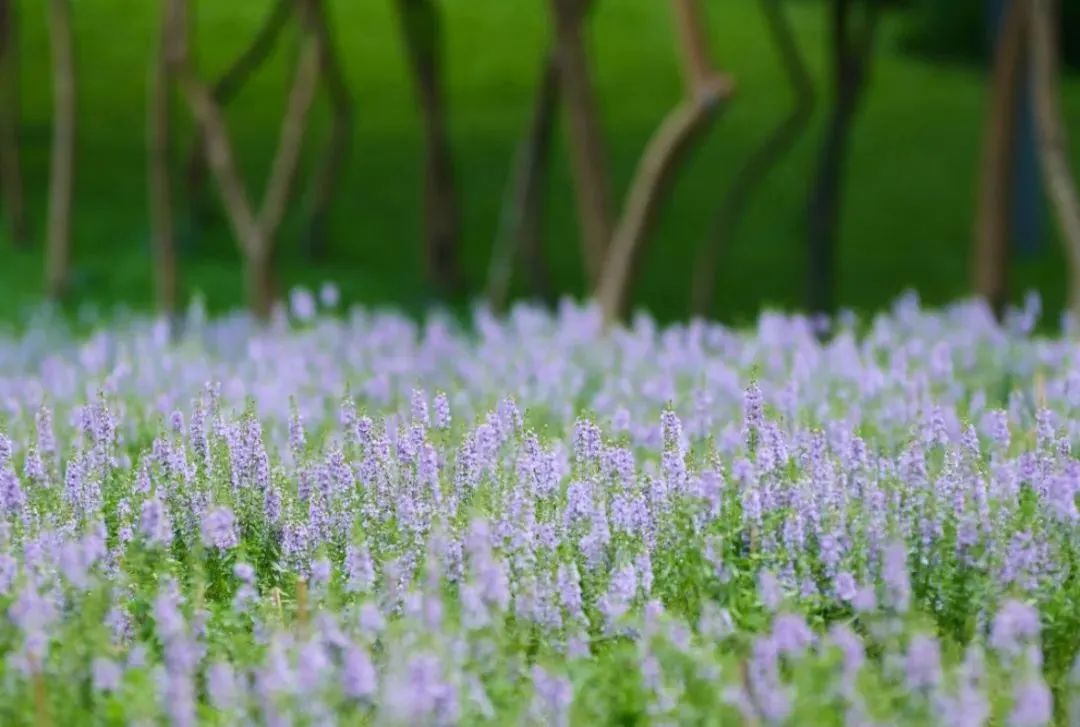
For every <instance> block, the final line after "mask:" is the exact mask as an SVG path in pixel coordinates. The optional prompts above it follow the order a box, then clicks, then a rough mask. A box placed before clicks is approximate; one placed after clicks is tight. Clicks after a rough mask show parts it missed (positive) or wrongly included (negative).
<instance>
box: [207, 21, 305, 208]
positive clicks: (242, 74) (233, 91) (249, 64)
mask: <svg viewBox="0 0 1080 727" xmlns="http://www.w3.org/2000/svg"><path fill="white" fill-rule="evenodd" d="M294 2H295V0H274V6H273V8H272V9H271V10H270V13H269V14H268V15H267V16H266V20H264V21H263V24H262V26H261V27H260V28H259V31H258V33H256V34H255V37H254V38H253V39H252V41H251V44H250V45H249V46H248V47H247V48H245V49H244V52H243V53H241V54H240V55H239V57H237V59H236V60H235V61H233V64H232V65H231V66H229V68H228V69H227V70H226V71H225V73H224V74H222V76H221V78H219V79H218V81H217V83H215V84H214V87H213V97H214V102H215V103H217V104H218V105H219V106H221V107H225V106H228V105H229V102H230V101H232V99H233V98H234V97H235V96H236V95H237V94H238V93H239V92H240V90H241V89H242V88H243V87H244V84H245V83H246V82H247V80H248V79H249V78H250V77H251V76H252V74H254V73H255V71H257V70H258V69H259V67H260V66H262V64H263V63H264V62H265V61H266V59H267V58H269V57H270V54H271V53H272V52H273V50H274V47H275V46H276V45H277V41H278V38H280V37H281V32H282V30H284V28H285V25H286V24H287V23H288V21H289V17H290V16H291V15H292V11H293V4H294ZM186 169H187V173H186V179H187V184H186V186H187V198H188V200H189V202H188V203H189V205H190V206H191V214H192V216H193V217H195V218H197V219H200V220H201V219H204V218H205V217H206V215H207V212H208V210H209V201H208V200H207V199H206V171H207V169H206V133H205V131H204V130H203V129H201V128H197V129H196V131H195V139H194V142H193V143H192V145H191V151H190V153H189V154H188V160H187V165H186Z"/></svg>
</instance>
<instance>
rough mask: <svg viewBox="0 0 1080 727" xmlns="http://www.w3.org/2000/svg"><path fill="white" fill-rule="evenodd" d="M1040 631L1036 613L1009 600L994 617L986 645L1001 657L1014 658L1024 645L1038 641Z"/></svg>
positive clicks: (1013, 600)
mask: <svg viewBox="0 0 1080 727" xmlns="http://www.w3.org/2000/svg"><path fill="white" fill-rule="evenodd" d="M1040 629H1041V624H1040V623H1039V613H1038V611H1036V610H1035V609H1034V608H1032V607H1031V606H1029V605H1027V604H1026V603H1023V602H1021V601H1017V600H1015V599H1009V600H1008V601H1006V602H1005V603H1004V604H1003V605H1002V607H1001V609H1000V610H999V611H998V613H997V615H996V616H994V621H993V624H992V626H991V627H990V638H989V641H988V643H989V645H990V647H991V648H993V649H996V650H997V651H998V652H1000V653H1001V654H1002V655H1004V656H1007V657H1016V656H1018V655H1019V654H1020V652H1021V651H1022V650H1023V648H1024V647H1025V646H1026V645H1029V644H1030V643H1032V642H1034V641H1037V640H1038V638H1039V631H1040Z"/></svg>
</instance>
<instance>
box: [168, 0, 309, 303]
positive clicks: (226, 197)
mask: <svg viewBox="0 0 1080 727" xmlns="http://www.w3.org/2000/svg"><path fill="white" fill-rule="evenodd" d="M295 2H296V3H297V4H298V6H299V8H300V9H301V11H302V12H301V13H300V17H301V22H302V25H303V29H304V36H305V38H304V44H303V47H302V48H301V51H300V58H299V61H298V63H297V69H296V75H295V77H294V79H293V85H292V88H291V89H290V91H289V98H288V102H287V106H286V109H285V116H284V118H283V120H282V126H281V133H280V137H279V140H278V147H277V152H276V153H275V155H274V161H273V165H272V167H271V171H270V179H269V181H268V182H267V185H266V192H265V198H264V200H263V204H262V207H261V208H260V209H259V210H258V211H256V209H255V207H254V206H253V205H252V204H251V201H250V198H249V196H248V193H247V189H246V188H245V187H244V183H243V179H242V177H241V176H240V172H239V170H238V168H237V166H236V162H235V159H234V157H233V152H232V143H231V141H230V140H229V132H228V127H227V126H226V125H225V121H224V119H223V117H222V114H221V108H220V106H219V105H218V104H217V102H216V101H215V100H214V96H213V92H212V91H211V89H210V88H209V87H208V86H207V85H206V84H205V83H204V82H202V81H201V80H200V79H199V77H198V76H197V75H196V74H195V72H194V71H193V70H192V68H191V63H190V50H189V48H188V41H187V33H186V28H187V11H188V9H189V7H188V0H169V3H170V8H171V12H173V13H174V17H176V18H178V19H179V20H177V27H179V28H183V29H184V30H185V32H178V33H175V34H174V38H173V39H171V40H172V42H171V43H170V49H169V63H170V68H171V69H172V72H173V74H174V75H175V76H176V77H177V80H178V82H179V84H180V88H181V90H182V91H183V93H184V95H185V97H186V98H187V101H188V105H189V106H190V107H191V110H192V112H193V114H194V116H195V120H196V122H197V123H198V124H199V125H200V127H201V128H202V129H203V132H204V133H205V135H206V155H207V163H208V165H209V167H210V171H211V172H212V173H213V174H214V177H215V179H216V181H217V185H218V188H219V190H220V193H221V197H222V200H223V201H224V205H225V211H226V213H227V215H228V219H229V223H230V225H231V226H232V229H233V233H234V234H235V235H236V238H237V242H238V244H239V246H240V250H241V252H242V253H243V255H244V258H245V260H246V266H245V267H246V276H247V285H248V298H249V301H250V304H251V309H252V312H253V314H254V315H255V316H256V317H257V318H259V319H261V320H266V319H268V318H269V316H270V313H271V309H272V307H273V303H274V298H275V293H276V291H275V283H274V279H273V259H274V238H275V236H276V235H277V231H278V228H279V227H280V225H281V222H282V220H283V219H284V216H285V210H286V207H287V205H288V202H289V199H290V198H291V196H292V192H293V188H294V182H295V179H296V171H297V167H298V165H299V161H300V151H301V145H302V143H303V137H304V131H305V129H306V126H307V119H308V116H309V112H310V110H311V105H312V102H313V100H314V97H315V90H316V88H317V85H318V79H319V67H320V51H319V42H318V37H317V34H316V33H315V29H314V22H313V15H312V13H313V5H312V3H315V2H317V0H295Z"/></svg>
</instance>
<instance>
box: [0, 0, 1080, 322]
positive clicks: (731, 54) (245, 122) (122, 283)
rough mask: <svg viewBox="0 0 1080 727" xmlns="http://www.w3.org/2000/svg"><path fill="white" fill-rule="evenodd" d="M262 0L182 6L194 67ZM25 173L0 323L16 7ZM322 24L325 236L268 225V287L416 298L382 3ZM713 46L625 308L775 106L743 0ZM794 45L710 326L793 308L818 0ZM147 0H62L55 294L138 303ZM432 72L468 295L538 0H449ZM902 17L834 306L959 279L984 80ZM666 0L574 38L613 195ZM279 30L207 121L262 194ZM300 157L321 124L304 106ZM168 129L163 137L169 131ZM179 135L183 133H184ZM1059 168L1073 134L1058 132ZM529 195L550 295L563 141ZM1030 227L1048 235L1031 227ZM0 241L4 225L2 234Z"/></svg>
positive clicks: (33, 36) (646, 86) (658, 81)
mask: <svg viewBox="0 0 1080 727" xmlns="http://www.w3.org/2000/svg"><path fill="white" fill-rule="evenodd" d="M269 4H270V3H269V0H239V1H237V2H208V1H207V0H204V1H203V2H201V3H199V8H198V26H197V30H196V34H197V35H196V37H197V39H198V46H199V51H198V52H199V61H200V65H201V68H202V70H203V72H204V74H205V75H206V76H207V77H211V76H216V74H217V73H219V72H220V70H221V69H223V68H224V67H225V66H226V64H227V63H228V62H229V60H230V59H231V58H233V57H234V56H235V54H236V53H237V52H238V51H239V50H240V49H241V48H242V47H243V46H244V44H245V43H246V42H247V39H248V37H249V36H250V34H251V33H253V32H254V29H255V27H256V26H257V24H258V22H259V20H260V19H261V17H262V15H263V14H264V13H265V12H266V10H267V9H268V6H269ZM21 5H22V6H23V7H22V10H23V20H22V28H21V31H22V48H21V50H22V58H23V89H22V91H23V123H24V130H25V150H24V166H25V176H26V181H27V185H28V191H29V194H30V203H31V209H30V212H31V219H32V222H33V226H34V230H33V231H34V233H35V238H36V241H35V245H34V249H33V250H32V251H30V252H17V251H12V250H11V248H10V247H9V246H7V245H0V255H2V257H0V260H2V261H3V262H2V263H0V316H4V317H10V316H11V315H14V314H16V313H17V312H18V311H20V310H22V309H24V308H25V307H26V306H27V305H29V304H31V303H32V302H33V301H34V300H36V299H37V297H38V296H39V295H40V290H41V284H40V281H41V277H42V275H41V269H42V260H41V256H40V240H41V237H42V233H43V231H44V193H45V185H46V181H47V163H48V143H49V113H50V111H49V107H50V101H49V95H50V85H49V75H48V73H49V62H48V58H49V53H48V42H47V36H46V34H45V25H44V20H45V17H44V16H45V12H44V8H42V7H39V5H40V4H39V3H30V2H23V3H22V4H21ZM330 5H331V12H332V15H333V19H334V21H335V32H336V35H337V38H338V43H339V46H340V47H341V49H342V53H343V58H344V61H345V65H346V68H345V71H346V75H347V78H348V82H349V85H350V87H351V89H352V92H353V95H354V100H355V106H356V138H355V142H354V146H353V150H352V154H351V158H350V160H349V164H348V168H347V172H346V173H345V177H344V180H343V184H342V186H341V188H340V190H339V194H338V197H337V207H336V210H335V213H334V219H333V229H332V250H331V255H330V256H329V257H328V259H327V262H325V263H323V264H319V265H312V264H309V263H308V262H306V261H305V260H304V259H303V257H302V256H301V255H300V254H299V241H298V225H297V222H298V220H297V219H296V218H290V219H289V220H288V221H287V225H286V228H285V230H284V233H283V235H282V239H281V249H282V256H281V269H282V277H283V278H284V280H285V281H286V282H288V283H293V282H306V283H315V282H318V281H321V280H323V279H326V278H333V279H336V280H337V281H339V283H340V285H341V287H342V290H343V292H344V294H345V296H346V298H347V299H349V300H362V301H367V302H391V301H392V302H396V303H399V304H402V305H404V306H406V307H409V308H418V307H420V306H422V305H424V304H426V303H428V302H430V296H429V294H428V293H427V291H426V290H425V286H424V283H423V279H422V276H421V274H420V266H419V264H418V262H419V255H418V252H419V233H420V226H419V216H418V210H419V198H420V176H419V172H420V169H419V161H420V156H419V153H420V149H419V127H418V118H417V114H416V111H415V106H414V103H413V96H412V88H411V85H410V83H409V78H408V76H407V73H406V68H405V62H404V56H403V52H402V48H401V46H400V43H399V38H400V36H399V32H398V27H397V23H396V18H395V17H394V15H393V14H392V4H391V3H390V2H389V0H331V2H330ZM711 5H712V6H713V7H712V9H711V11H710V17H709V20H710V26H711V28H710V29H711V37H712V39H713V44H714V49H715V57H716V58H717V59H718V61H719V62H720V64H721V65H722V66H723V67H724V68H726V69H729V70H730V71H731V72H732V73H733V74H734V75H735V77H736V79H737V82H738V97H737V98H736V100H735V101H734V102H733V104H732V106H731V107H730V110H729V112H728V113H727V114H726V115H725V116H724V117H723V118H722V119H721V120H720V122H719V123H718V124H717V125H716V126H715V127H714V129H713V131H712V132H711V134H710V136H709V138H708V140H707V142H706V144H705V145H704V146H703V147H702V148H701V149H700V150H699V152H698V153H697V154H696V155H695V156H694V158H693V160H692V162H691V163H690V165H689V167H688V168H687V169H686V170H685V173H684V174H682V175H681V177H680V179H679V182H678V187H677V189H676V191H675V194H674V196H673V198H672V200H671V203H670V204H669V205H668V206H667V208H666V209H665V211H664V215H663V219H662V220H661V223H660V225H659V227H658V229H657V231H656V234H655V235H654V237H653V239H652V243H651V245H650V247H649V249H648V252H647V254H646V257H645V265H644V267H643V270H642V274H641V276H640V279H639V280H638V283H637V285H636V287H635V290H634V296H635V300H636V301H637V302H638V303H639V304H644V305H648V306H649V307H651V308H652V309H653V310H654V311H655V312H656V313H657V314H658V315H660V316H661V317H663V318H672V317H676V316H680V315H683V314H685V312H686V310H687V307H688V281H689V277H690V269H691V262H692V259H693V250H694V248H695V246H696V245H697V244H698V242H699V240H700V239H701V238H702V236H703V235H704V234H705V231H706V230H707V229H708V227H709V224H710V220H711V217H712V215H713V214H714V211H715V209H716V207H717V204H718V201H719V199H720V197H721V195H722V194H723V192H724V190H725V187H726V185H727V184H728V181H729V179H730V177H731V174H732V172H733V170H734V168H735V167H736V165H737V164H738V163H739V161H740V160H741V159H742V158H743V157H744V156H745V155H746V154H747V153H748V152H749V150H750V149H751V148H752V146H753V145H754V144H755V143H756V142H757V140H758V139H760V138H761V136H762V135H763V134H764V133H766V130H767V129H768V128H770V126H771V125H772V124H773V123H775V120H776V119H778V118H779V117H780V115H782V114H783V113H784V111H785V109H786V108H787V105H788V104H789V103H790V99H789V94H788V92H787V89H786V86H785V85H784V84H783V78H782V74H781V71H780V68H779V67H778V64H777V62H776V59H775V57H774V55H773V53H772V50H771V46H770V45H769V43H768V41H767V38H766V36H765V33H764V26H763V23H762V21H761V19H760V18H759V17H758V14H757V9H756V4H755V3H752V2H749V1H748V0H724V1H723V2H719V3H713V4H711ZM789 5H790V12H791V14H792V16H793V19H794V22H795V24H796V26H797V31H798V35H799V38H800V40H801V42H802V44H803V47H804V49H805V51H806V53H807V55H808V56H809V58H810V59H811V62H812V64H813V70H814V74H815V76H816V77H817V79H818V81H819V89H820V96H819V107H818V114H817V117H816V119H817V120H816V123H815V126H814V128H813V129H812V130H811V132H810V133H809V134H808V135H807V136H806V137H805V138H804V139H803V140H802V141H801V142H800V143H799V145H798V146H797V148H796V149H795V150H794V152H793V154H792V155H790V156H789V157H788V158H787V159H786V160H785V161H784V163H783V165H782V166H781V167H779V168H777V169H776V170H775V171H774V173H773V174H772V175H771V176H770V178H769V179H768V181H767V183H766V185H765V186H764V187H763V188H762V189H761V190H760V193H759V194H758V195H756V197H755V198H754V201H753V204H752V206H751V208H750V209H749V210H748V212H747V215H746V218H745V220H744V223H743V225H742V226H741V228H740V230H739V233H738V235H737V237H736V239H735V241H734V245H733V248H732V249H731V251H730V254H729V255H727V256H726V257H725V266H724V270H723V272H722V274H721V280H720V283H719V286H718V300H717V306H718V307H717V310H718V311H719V312H720V315H721V317H722V318H724V319H727V320H732V321H745V320H747V319H749V318H751V317H752V316H753V315H754V314H755V313H756V311H757V310H758V309H759V308H760V307H762V306H765V305H770V306H780V307H793V306H796V305H798V303H799V301H800V300H801V291H802V284H803V267H804V266H803V259H804V256H803V249H802V248H803V234H802V220H803V210H804V200H805V197H806V191H807V187H808V184H809V176H810V171H811V167H812V162H813V159H814V154H815V149H816V140H817V136H818V132H819V130H820V129H819V125H820V119H821V117H822V113H821V112H822V107H823V102H824V100H825V95H826V93H827V91H826V90H825V89H824V88H823V87H822V85H821V83H822V81H823V71H824V67H825V48H824V39H825V36H824V33H825V18H824V13H823V12H822V8H821V6H820V5H819V4H818V3H816V2H799V3H790V4H789ZM156 7H157V3H154V2H149V1H147V0H95V2H93V3H74V12H75V30H76V34H77V43H78V50H77V56H78V63H79V73H80V98H79V114H80V119H79V120H80V125H79V157H78V163H79V168H78V179H77V192H76V209H75V243H74V245H75V251H74V255H75V268H76V277H77V280H76V288H75V299H76V300H93V301H95V302H99V303H101V304H103V305H109V304H112V303H115V302H120V301H123V302H127V303H131V304H133V305H136V306H145V305H149V302H150V300H151V292H152V291H151V278H150V275H149V273H150V260H149V251H148V247H147V213H146V194H145V188H144V166H145V163H144V158H143V149H142V134H143V123H144V117H145V80H146V71H145V68H146V62H147V58H148V55H149V50H150V46H151V38H152V29H153V26H154V23H155V22H156V21H155V10H156ZM443 7H444V9H445V11H446V15H445V19H446V34H447V44H448V49H447V51H448V52H447V64H446V71H447V74H448V85H449V93H448V97H449V101H450V107H451V109H450V111H451V124H452V136H453V143H454V151H455V154H456V157H457V167H458V177H459V181H460V188H461V196H462V204H463V220H464V251H463V255H464V261H465V265H466V268H467V270H466V272H467V277H468V283H469V285H470V287H471V289H472V290H473V291H474V292H475V291H478V290H480V289H481V288H482V284H483V280H484V276H485V273H486V269H487V261H488V256H489V252H490V247H491V241H492V238H493V236H494V231H495V224H496V221H497V218H498V209H499V205H500V201H501V198H502V192H503V186H504V183H505V179H506V176H507V170H508V167H509V164H510V159H511V156H512V153H513V149H514V145H515V143H516V141H517V139H518V137H519V135H520V133H521V132H522V130H523V129H524V127H525V125H526V123H527V119H528V115H529V111H530V106H531V99H532V94H533V86H534V82H535V79H536V78H537V76H538V71H539V67H540V63H541V59H542V56H543V53H544V51H545V48H546V46H547V32H548V31H547V23H546V20H547V16H546V12H545V11H546V8H545V3H544V2H543V1H542V0H510V1H508V0H447V1H446V2H444V3H443ZM901 22H902V21H901V18H900V17H899V16H897V15H893V16H891V17H890V18H889V19H888V21H887V22H886V25H885V28H884V31H885V32H884V33H883V34H882V37H881V42H880V44H879V53H878V54H877V57H876V59H875V66H874V72H873V82H872V85H871V88H870V91H869V94H868V97H867V99H866V103H865V106H864V109H863V113H862V114H861V116H860V118H859V119H858V122H857V127H856V131H855V135H854V139H853V147H852V154H851V158H850V165H849V168H848V175H847V180H846V189H847V194H846V201H845V204H844V208H843V217H842V240H841V245H840V251H839V256H838V259H839V270H838V285H839V290H838V299H839V301H840V302H841V304H843V305H847V306H853V307H856V308H859V309H869V308H874V307H878V306H881V305H883V304H886V303H887V302H888V301H889V300H890V299H892V298H893V297H894V296H895V295H897V294H898V293H899V292H901V291H902V290H903V289H905V288H907V287H915V288H917V289H918V290H919V291H920V292H921V294H922V297H923V299H924V300H926V301H928V302H942V301H945V300H948V299H951V298H953V297H956V296H958V295H963V294H965V293H966V292H967V290H968V275H967V271H968V247H969V242H970V237H971V234H970V231H971V226H972V224H971V223H972V212H973V203H974V196H975V178H976V171H977V164H978V148H979V141H980V136H981V129H982V120H983V119H982V116H983V110H984V94H985V85H984V79H983V77H982V74H981V73H979V72H977V71H976V70H974V69H970V68H967V69H965V68H960V67H949V66H939V65H934V64H931V63H925V62H920V61H918V60H916V59H912V58H911V57H909V56H906V55H903V54H902V53H901V52H900V51H899V50H898V46H899V43H898V42H897V39H898V35H899V33H898V30H899V28H900V24H901ZM670 31H671V24H670V20H669V17H668V13H667V7H666V3H661V2H656V0H612V1H610V2H601V3H599V6H598V10H597V12H596V13H595V15H594V18H593V22H592V24H591V28H590V33H589V43H590V46H591V48H592V50H593V51H594V53H593V62H594V67H595V77H596V84H597V86H598V89H599V93H600V98H601V103H602V115H603V125H604V130H605V132H606V134H607V142H608V149H609V152H610V158H611V166H612V170H613V173H614V174H615V175H616V187H617V189H618V190H619V191H620V192H622V191H624V190H625V187H626V184H627V182H628V180H629V177H630V174H631V172H632V170H633V166H634V162H635V160H636V158H637V155H638V153H639V152H640V150H641V148H642V145H643V144H644V143H645V141H646V139H647V138H648V136H649V134H650V133H651V132H652V130H653V128H654V127H655V125H656V124H657V123H658V121H659V120H660V118H661V117H662V116H663V114H664V112H665V111H666V110H667V109H668V108H669V107H670V105H671V104H672V103H673V102H674V101H675V100H676V99H677V96H678V67H677V65H676V55H675V52H674V49H673V47H672V39H671V32H670ZM294 40H295V38H294V37H293V36H292V35H290V36H289V37H288V38H287V41H286V42H285V43H283V44H282V45H281V47H280V48H279V50H278V52H277V54H276V55H275V57H274V58H273V61H272V62H271V63H270V64H268V65H267V66H266V67H265V68H264V69H262V70H261V71H260V73H259V74H258V76H257V77H255V78H254V79H253V82H252V83H251V84H250V85H249V86H248V87H247V88H246V89H245V90H244V92H243V94H242V95H241V96H240V97H239V98H238V99H236V101H235V102H234V103H233V104H232V105H231V106H230V108H229V111H228V117H229V121H230V124H231V128H232V132H233V137H234V140H235V142H236V144H237V146H238V151H239V155H240V158H241V161H242V164H243V166H244V170H245V173H246V174H247V177H248V179H249V180H250V181H251V182H252V183H253V188H254V189H255V190H257V191H258V193H261V188H262V181H263V179H264V177H265V173H266V170H267V168H268V166H269V158H270V156H271V154H272V149H273V146H274V144H275V143H276V133H277V123H278V120H279V112H280V109H281V106H282V103H283V95H284V92H285V87H286V85H287V82H288V77H289V70H290V63H291V60H292V58H293V54H294V52H295V43H294ZM320 104H321V105H320V106H319V108H318V112H317V117H316V118H317V122H318V123H317V124H316V126H315V135H314V136H313V137H312V139H313V141H312V143H309V145H308V148H307V161H308V162H309V163H310V162H311V161H312V160H313V159H314V158H315V155H316V154H317V152H318V148H319V145H320V144H321V143H322V142H323V141H324V140H325V138H326V129H327V111H326V108H325V100H320ZM1065 107H1066V112H1067V114H1068V118H1069V119H1070V124H1069V126H1070V128H1071V129H1073V130H1074V133H1073V136H1074V137H1076V136H1080V82H1078V80H1077V79H1071V80H1069V81H1067V83H1066V91H1065ZM189 132H190V129H186V130H185V139H186V138H188V136H189ZM182 146H184V145H182ZM1074 147H1075V148H1074V159H1075V160H1076V161H1077V162H1078V163H1080V155H1078V153H1077V150H1078V149H1080V142H1078V143H1077V144H1076V145H1074ZM549 191H550V194H549V200H548V210H547V212H548V214H547V219H546V226H547V236H546V237H547V243H546V244H547V252H548V256H549V259H550V261H551V267H552V269H553V272H554V274H555V279H556V283H557V284H558V286H559V288H560V289H561V290H565V291H568V292H571V293H574V294H581V293H582V292H583V283H582V281H583V277H582V269H581V268H582V265H581V256H580V253H579V250H578V247H577V231H576V226H575V224H574V221H575V213H574V209H575V208H574V204H573V196H572V187H571V180H570V176H569V171H568V168H567V164H566V161H565V155H564V149H563V148H562V146H561V144H560V145H559V146H558V148H557V161H556V163H555V165H554V173H553V174H552V177H551V184H550V190H549ZM1045 226H1046V229H1047V230H1052V229H1053V224H1052V221H1051V220H1050V219H1047V221H1046V225H1045ZM0 234H2V233H0ZM182 264H183V268H184V270H183V275H184V282H185V287H186V290H187V291H189V292H190V291H194V290H201V291H202V292H203V294H204V295H205V297H206V299H207V302H208V303H209V305H210V306H211V307H212V308H214V309H220V308H223V307H226V306H229V305H234V304H237V303H238V302H240V301H241V300H242V295H241V287H242V283H241V273H240V270H239V267H238V257H237V254H236V252H235V244H234V242H233V241H232V239H231V238H230V237H229V235H228V233H227V231H226V230H225V227H224V225H223V224H218V225H216V226H215V227H214V228H213V229H210V230H207V231H206V232H205V234H204V235H202V236H201V237H200V238H199V239H198V240H197V242H196V243H195V244H188V245H187V246H186V247H185V250H184V258H183V261H182ZM1062 269H1063V256H1062V255H1061V254H1060V251H1059V250H1058V246H1057V245H1056V244H1055V243H1053V242H1052V241H1050V242H1048V244H1047V246H1046V248H1045V249H1044V251H1043V253H1041V254H1040V255H1039V256H1038V257H1036V258H1028V259H1021V260H1019V261H1018V264H1017V266H1016V270H1015V277H1014V279H1013V287H1014V290H1015V291H1016V292H1017V294H1019V293H1020V292H1022V291H1023V290H1025V289H1027V288H1030V287H1032V286H1034V287H1038V288H1039V289H1040V290H1041V291H1042V292H1043V293H1044V297H1045V299H1046V301H1047V304H1048V307H1050V308H1055V307H1057V306H1059V305H1060V302H1061V301H1062V299H1063V289H1064V275H1063V273H1062Z"/></svg>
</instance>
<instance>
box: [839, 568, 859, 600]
mask: <svg viewBox="0 0 1080 727" xmlns="http://www.w3.org/2000/svg"><path fill="white" fill-rule="evenodd" d="M833 590H834V592H835V593H836V597H837V598H839V599H840V600H841V601H852V600H854V599H855V596H856V595H857V593H858V584H856V583H855V577H854V576H853V575H851V574H850V573H848V572H847V571H843V572H841V573H837V574H836V578H835V579H834V581H833Z"/></svg>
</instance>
